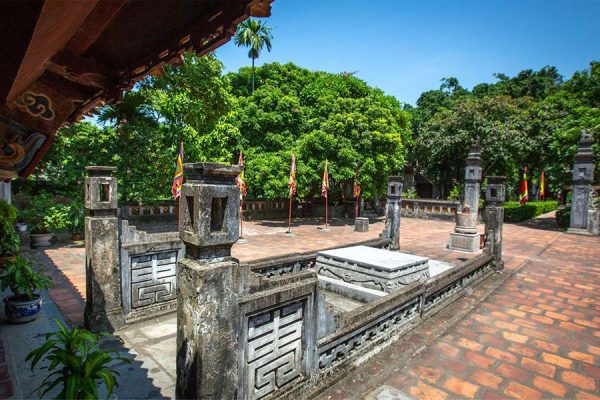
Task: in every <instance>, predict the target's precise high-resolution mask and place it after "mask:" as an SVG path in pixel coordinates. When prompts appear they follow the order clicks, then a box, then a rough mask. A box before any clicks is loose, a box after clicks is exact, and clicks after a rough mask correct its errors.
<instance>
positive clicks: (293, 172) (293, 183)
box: [288, 154, 296, 198]
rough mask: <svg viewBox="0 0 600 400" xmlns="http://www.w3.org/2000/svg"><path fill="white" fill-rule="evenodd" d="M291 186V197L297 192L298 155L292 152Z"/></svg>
mask: <svg viewBox="0 0 600 400" xmlns="http://www.w3.org/2000/svg"><path fill="white" fill-rule="evenodd" d="M288 186H289V187H290V198H291V197H293V196H294V195H295V194H296V157H295V156H294V155H293V154H292V166H291V168H290V180H289V182H288Z"/></svg>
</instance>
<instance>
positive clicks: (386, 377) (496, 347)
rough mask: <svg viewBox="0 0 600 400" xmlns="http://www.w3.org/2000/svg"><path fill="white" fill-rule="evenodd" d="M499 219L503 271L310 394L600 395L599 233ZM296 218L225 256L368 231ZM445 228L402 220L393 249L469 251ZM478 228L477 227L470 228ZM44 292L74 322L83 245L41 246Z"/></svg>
mask: <svg viewBox="0 0 600 400" xmlns="http://www.w3.org/2000/svg"><path fill="white" fill-rule="evenodd" d="M544 217H545V218H539V219H537V220H535V221H532V222H530V223H529V224H521V225H513V224H508V225H505V230H504V239H505V240H504V243H505V245H504V260H505V262H506V271H505V273H503V274H500V275H497V276H495V277H493V278H491V279H488V280H486V281H485V282H484V283H483V284H482V285H480V286H478V287H477V288H476V289H474V290H473V292H472V293H470V294H467V295H466V296H464V297H463V298H461V299H460V300H458V301H457V302H455V303H454V304H453V305H451V306H449V307H447V308H446V309H444V310H442V311H441V312H440V314H438V315H437V316H436V317H435V318H433V319H432V320H430V321H429V322H428V323H425V324H423V326H422V327H420V328H418V329H417V330H415V331H413V332H412V333H411V334H410V335H409V336H407V337H405V338H404V339H402V340H400V341H398V342H396V343H393V344H391V345H390V346H389V347H387V348H386V349H385V350H383V351H382V352H381V353H380V354H378V355H377V356H375V357H374V358H372V359H371V360H369V361H367V362H366V363H364V364H363V365H361V366H359V367H358V368H357V369H356V370H354V371H353V372H352V373H351V374H349V375H348V376H347V377H345V378H344V379H343V380H341V381H340V382H338V384H336V385H335V386H334V387H332V388H330V389H329V390H328V391H327V392H325V393H323V394H322V395H321V397H320V398H322V399H363V398H371V399H393V398H403V397H402V396H404V397H405V398H406V397H407V396H410V397H413V398H418V399H437V398H440V399H444V398H457V397H476V398H520V399H539V398H557V397H560V398H577V399H600V393H599V392H600V367H598V366H597V364H598V362H599V360H600V329H599V328H600V295H599V294H598V293H600V261H599V260H600V239H599V238H592V237H581V236H573V235H567V234H566V233H563V232H560V231H557V230H554V229H553V223H552V219H551V216H544ZM320 226H321V225H319V223H318V221H305V222H303V225H302V226H296V227H294V228H293V232H294V235H286V234H285V230H286V229H287V226H286V224H285V223H284V222H264V221H263V222H252V223H245V225H244V236H245V238H246V239H245V240H244V241H241V242H240V243H237V244H236V245H235V246H234V248H233V253H234V256H236V257H238V258H239V259H240V260H241V261H249V260H253V259H258V258H264V257H268V256H274V255H281V254H286V253H292V252H306V251H315V250H317V249H321V248H327V247H334V246H339V245H343V244H351V243H354V242H358V241H362V240H366V239H370V238H376V237H377V236H378V235H379V233H380V232H381V230H382V229H383V223H382V222H378V223H376V224H372V225H371V230H370V231H369V232H367V233H356V232H353V227H352V226H351V225H344V224H343V222H342V221H335V222H334V224H333V226H332V227H330V230H329V231H323V230H321V229H318V227H320ZM452 228H453V224H452V223H449V222H440V221H429V220H417V219H408V218H405V219H403V220H402V233H401V247H402V251H406V252H411V253H415V254H420V255H425V256H428V257H430V258H434V259H439V260H443V261H447V262H452V263H458V262H461V261H463V260H465V259H466V258H468V257H469V256H470V255H468V254H464V253H457V252H450V251H448V250H446V248H445V246H446V243H447V240H448V233H449V232H450V231H451V230H452ZM482 228H483V227H482V226H480V229H482ZM45 256H47V257H48V258H49V260H51V261H52V263H53V264H54V265H55V266H56V267H57V268H56V269H55V271H54V272H53V274H54V276H55V280H57V281H58V285H57V286H56V287H55V288H54V289H52V291H51V297H52V299H53V300H54V302H55V303H56V304H57V305H58V307H59V309H61V312H62V313H63V315H64V316H65V318H67V319H69V320H71V321H72V322H76V323H80V322H81V318H82V315H83V304H84V303H83V296H84V293H85V290H84V289H85V273H84V249H83V247H81V246H72V247H61V248H52V249H48V250H46V251H45Z"/></svg>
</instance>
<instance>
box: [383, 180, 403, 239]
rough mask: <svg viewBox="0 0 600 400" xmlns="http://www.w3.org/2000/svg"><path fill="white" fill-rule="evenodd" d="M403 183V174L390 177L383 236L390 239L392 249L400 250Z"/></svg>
mask: <svg viewBox="0 0 600 400" xmlns="http://www.w3.org/2000/svg"><path fill="white" fill-rule="evenodd" d="M402 185H403V178H402V177H401V176H390V177H389V178H388V191H387V204H386V209H385V218H386V220H385V227H384V228H383V235H382V236H383V237H384V238H387V239H390V240H391V241H392V243H391V244H390V250H392V251H395V250H400V211H401V209H402Z"/></svg>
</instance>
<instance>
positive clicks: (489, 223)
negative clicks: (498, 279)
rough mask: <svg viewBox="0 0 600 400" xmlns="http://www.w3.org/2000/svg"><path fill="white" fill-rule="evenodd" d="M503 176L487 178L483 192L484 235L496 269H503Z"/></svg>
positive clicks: (504, 195) (504, 196)
mask: <svg viewBox="0 0 600 400" xmlns="http://www.w3.org/2000/svg"><path fill="white" fill-rule="evenodd" d="M505 180H506V177H504V176H488V177H487V182H488V186H487V189H486V192H485V202H486V205H485V213H484V219H485V233H486V235H488V238H489V240H490V241H491V242H492V255H493V256H494V259H493V264H494V267H495V268H497V269H503V268H504V262H503V261H502V227H503V225H504V199H505V198H506V194H505V186H504V181H505Z"/></svg>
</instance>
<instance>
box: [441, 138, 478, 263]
mask: <svg viewBox="0 0 600 400" xmlns="http://www.w3.org/2000/svg"><path fill="white" fill-rule="evenodd" d="M466 162H467V167H466V169H465V201H464V206H463V207H461V209H460V210H457V212H456V226H455V227H454V232H452V233H450V242H449V243H448V249H450V250H457V251H465V252H469V253H474V252H476V251H478V250H479V235H478V234H477V219H478V215H479V192H480V188H481V186H480V182H481V157H480V151H479V144H478V142H477V141H474V142H473V143H471V146H470V147H469V155H468V157H467V159H466Z"/></svg>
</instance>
